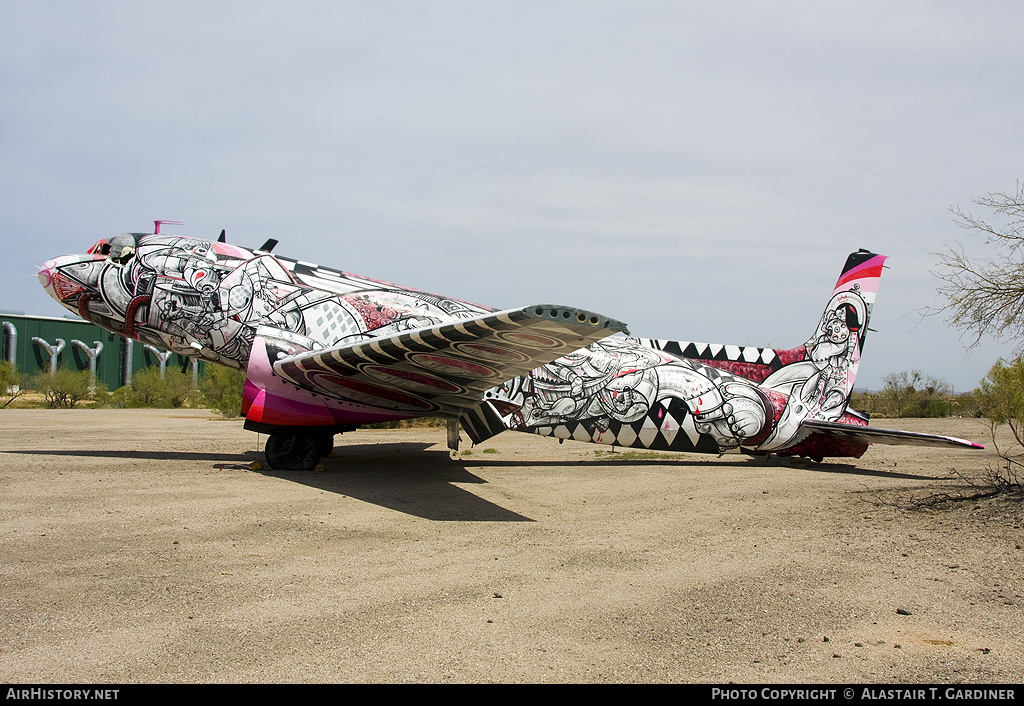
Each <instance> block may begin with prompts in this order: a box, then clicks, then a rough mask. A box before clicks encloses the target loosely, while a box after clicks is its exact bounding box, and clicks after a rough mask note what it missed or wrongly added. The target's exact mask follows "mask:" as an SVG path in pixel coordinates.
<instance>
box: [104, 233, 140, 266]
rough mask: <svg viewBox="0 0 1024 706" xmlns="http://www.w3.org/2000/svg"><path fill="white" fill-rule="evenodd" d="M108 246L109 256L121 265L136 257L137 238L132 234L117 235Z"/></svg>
mask: <svg viewBox="0 0 1024 706" xmlns="http://www.w3.org/2000/svg"><path fill="white" fill-rule="evenodd" d="M108 247H109V252H108V257H109V258H110V259H111V260H112V261H113V262H116V263H117V264H119V265H124V264H127V263H128V262H129V261H130V260H131V259H132V258H133V257H135V238H133V237H132V236H130V235H115V236H114V237H113V238H111V239H110V243H109V246H108Z"/></svg>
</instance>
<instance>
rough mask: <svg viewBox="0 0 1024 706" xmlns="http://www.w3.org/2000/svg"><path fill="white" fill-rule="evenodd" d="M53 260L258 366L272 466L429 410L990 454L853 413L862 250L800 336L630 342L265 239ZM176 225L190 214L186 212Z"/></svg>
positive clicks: (728, 442)
mask: <svg viewBox="0 0 1024 706" xmlns="http://www.w3.org/2000/svg"><path fill="white" fill-rule="evenodd" d="M167 223H174V224H178V223H177V222H175V221H155V222H154V225H155V228H154V232H153V233H123V234H120V235H117V236H114V237H111V238H109V239H106V238H105V239H102V240H100V241H99V242H97V243H96V244H95V245H93V246H92V247H91V248H89V249H88V250H87V251H86V253H85V254H79V255H64V256H60V257H56V258H54V259H52V260H49V261H47V262H46V263H45V264H43V265H42V266H41V267H40V268H39V273H38V276H39V281H40V283H41V284H42V286H43V287H44V288H45V289H46V291H47V292H48V293H49V294H50V296H52V297H53V298H54V299H55V300H57V301H58V302H59V303H60V304H61V305H63V306H64V307H66V308H67V309H69V310H71V311H72V312H74V313H76V314H78V315H79V316H81V318H83V319H85V320H87V321H90V322H92V323H94V324H96V325H98V326H100V327H102V328H104V329H107V330H108V331H112V332H113V333H116V334H119V335H121V336H126V337H129V338H132V339H135V340H138V341H141V342H143V343H148V344H150V345H154V346H157V347H161V348H164V349H166V350H170V351H174V352H176V353H180V354H182V355H184V356H188V357H190V358H197V359H200V360H204V361H207V362H209V363H217V364H221V365H227V366H230V367H233V368H238V369H244V370H245V371H246V378H245V384H244V389H243V402H242V410H241V412H242V415H243V416H244V417H245V423H244V426H245V428H246V429H248V430H250V431H255V432H259V433H263V434H266V435H267V441H266V444H265V448H264V456H265V458H266V461H267V465H268V466H269V467H270V468H272V469H275V470H310V469H313V468H315V467H316V465H317V464H318V463H319V461H320V459H321V458H323V457H324V456H327V455H328V454H330V453H331V451H332V450H333V447H334V437H335V435H336V434H338V433H343V432H347V431H352V430H354V429H356V428H357V427H359V426H360V425H364V424H370V423H375V422H383V421H392V420H401V419H410V418H415V417H423V416H431V417H439V418H442V419H444V420H445V423H446V426H447V442H448V447H449V448H451V449H453V450H458V447H459V441H460V427H461V429H462V430H464V431H465V432H466V434H467V435H468V436H469V438H470V439H471V440H472V442H473V443H474V444H479V443H481V442H483V441H485V440H486V439H489V438H491V437H492V436H494V435H496V434H498V433H501V432H504V431H506V430H514V431H521V432H529V433H535V434H540V435H543V436H550V437H555V438H558V439H560V440H564V439H573V440H577V441H586V442H593V443H599V444H606V445H612V446H620V447H630V448H642V449H653V450H668V451H684V452H698V453H712V454H722V453H725V452H730V451H738V452H745V453H748V454H751V455H762V456H763V455H777V456H803V457H808V458H810V459H812V460H814V461H819V462H820V461H822V460H823V459H824V458H825V457H852V458H860V456H861V455H862V454H863V453H864V452H865V451H866V450H867V448H868V445H869V444H871V443H886V444H917V445H945V446H954V447H961V448H982V447H981V446H980V445H978V444H975V443H973V442H971V441H967V440H964V439H957V438H955V437H946V436H938V435H933V434H922V433H916V432H907V431H899V430H890V429H878V428H874V427H869V426H868V418H867V415H865V414H863V413H860V412H857V411H855V410H853V409H851V408H849V406H848V403H849V399H850V394H851V392H852V390H853V385H854V379H855V377H856V373H857V368H858V365H859V363H860V356H861V351H862V348H863V346H864V340H865V337H866V334H867V331H868V323H869V320H870V315H871V309H872V306H873V304H874V300H875V295H876V293H877V291H878V282H879V279H880V277H881V274H882V268H883V263H884V262H885V260H886V257H885V256H883V255H877V254H875V253H872V252H869V251H867V250H859V251H857V252H855V253H852V254H851V255H850V256H849V257H848V259H847V261H846V264H845V266H844V267H843V270H842V273H841V275H840V277H839V280H838V282H837V283H836V285H835V287H834V288H833V290H832V294H831V296H830V298H829V299H828V302H827V304H826V306H825V309H824V313H823V314H822V317H821V319H820V321H819V322H818V325H817V327H816V328H815V330H814V332H813V333H812V334H811V336H810V338H809V339H808V340H807V341H806V342H805V343H804V344H802V345H800V346H797V347H796V348H792V349H774V348H767V347H766V348H759V347H752V346H732V345H709V344H701V343H692V342H684V341H671V340H662V339H641V338H634V337H630V336H629V335H628V331H627V329H626V326H625V324H623V323H621V322H619V321H617V320H615V319H611V318H609V317H606V316H602V315H600V314H597V313H594V312H591V311H587V310H584V309H578V308H575V307H568V306H561V305H548V304H543V305H531V306H526V307H521V308H516V309H505V310H497V309H494V308H491V307H487V306H481V305H478V304H472V303H469V302H466V301H462V300H459V299H453V298H450V297H445V296H442V295H437V294H432V293H429V292H425V291H420V290H417V289H410V288H406V287H400V286H397V285H394V284H390V283H387V282H384V281H380V280H376V279H371V278H368V277H361V276H358V275H354V274H350V273H348V272H344V271H341V270H336V269H332V268H328V267H322V266H319V265H315V264H312V263H308V262H304V261H302V260H294V259H289V258H286V257H282V256H279V255H274V254H272V250H273V248H274V247H275V246H276V244H277V241H275V240H268V241H267V242H266V243H265V244H264V245H263V246H261V247H260V248H257V249H248V248H243V247H239V246H236V245H233V244H230V243H228V242H226V237H225V233H224V231H221V234H220V237H219V238H218V239H217V241H208V240H202V239H197V238H192V237H188V236H181V235H171V234H167V233H161V232H160V231H161V226H162V225H164V224H167ZM178 225H180V224H178Z"/></svg>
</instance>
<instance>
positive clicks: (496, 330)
mask: <svg viewBox="0 0 1024 706" xmlns="http://www.w3.org/2000/svg"><path fill="white" fill-rule="evenodd" d="M617 332H623V333H625V332H626V326H625V324H623V323H622V322H619V321H615V320H614V319H609V318H607V317H604V316H600V315H598V314H594V313H592V312H589V311H583V310H580V309H573V308H569V307H564V306H552V305H547V304H545V305H538V306H529V307H524V308H522V309H509V310H507V311H500V312H495V313H490V314H484V315H481V316H477V317H474V318H471V319H461V320H459V321H456V322H452V323H447V324H441V325H438V326H433V327H430V328H423V329H415V330H412V331H408V332H405V333H400V334H396V335H393V336H389V337H385V338H371V339H367V340H364V341H359V342H358V343H351V344H344V345H339V346H335V347H333V348H327V349H322V350H317V351H309V352H306V353H300V354H297V355H293V356H288V357H284V358H281V359H279V360H277V361H276V362H275V363H274V371H275V372H276V373H277V374H278V375H280V376H281V377H282V378H284V379H285V380H287V381H289V382H291V383H293V384H295V385H298V386H299V387H302V388H305V389H307V390H310V391H312V392H315V393H318V394H322V395H325V396H327V397H332V398H335V399H341V400H347V401H349V402H356V403H359V404H365V405H370V406H372V407H378V408H382V409H388V410H393V411H396V412H402V413H407V414H409V415H410V416H440V417H447V418H453V419H454V418H458V417H460V416H463V415H464V414H465V413H466V412H467V411H469V410H472V409H473V408H476V407H478V406H479V405H480V403H481V399H482V393H483V392H484V390H488V389H490V388H492V387H495V386H496V385H500V384H501V383H503V382H505V381H506V380H510V379H511V378H514V377H517V376H519V375H525V374H526V373H528V372H529V371H531V370H533V369H534V368H537V367H539V366H541V365H545V364H547V363H550V362H551V361H553V360H556V359H558V358H561V357H562V356H564V355H566V354H568V353H572V352H573V351H576V350H579V349H581V348H585V347H587V346H588V345H590V344H591V343H593V342H594V341H598V340H600V339H602V338H606V337H608V336H610V335H612V334H613V333H617Z"/></svg>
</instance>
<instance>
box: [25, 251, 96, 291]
mask: <svg viewBox="0 0 1024 706" xmlns="http://www.w3.org/2000/svg"><path fill="white" fill-rule="evenodd" d="M92 259H93V257H92V255H61V256H60V257H55V258H53V259H52V260H47V261H46V262H44V263H43V264H42V265H40V266H39V272H38V274H37V275H36V276H37V277H38V278H39V284H40V285H42V287H43V289H45V290H46V293H47V294H49V295H50V296H51V297H53V298H54V299H56V300H57V301H58V302H59V301H61V295H60V293H59V292H58V289H59V288H60V287H59V283H60V277H59V274H58V270H59V268H61V267H64V266H66V265H73V264H74V263H76V262H88V261H90V260H92Z"/></svg>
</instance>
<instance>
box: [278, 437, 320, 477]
mask: <svg viewBox="0 0 1024 706" xmlns="http://www.w3.org/2000/svg"><path fill="white" fill-rule="evenodd" d="M332 439H333V437H332ZM323 446H324V443H323V439H322V437H318V436H308V435H305V434H271V435H270V436H269V437H267V445H266V446H265V447H264V449H263V455H264V456H265V457H266V459H267V465H268V466H270V467H271V468H273V469H274V470H277V471H312V470H313V469H314V468H315V467H316V464H317V462H318V461H319V460H320V456H321V453H320V451H321V450H322V448H323Z"/></svg>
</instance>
